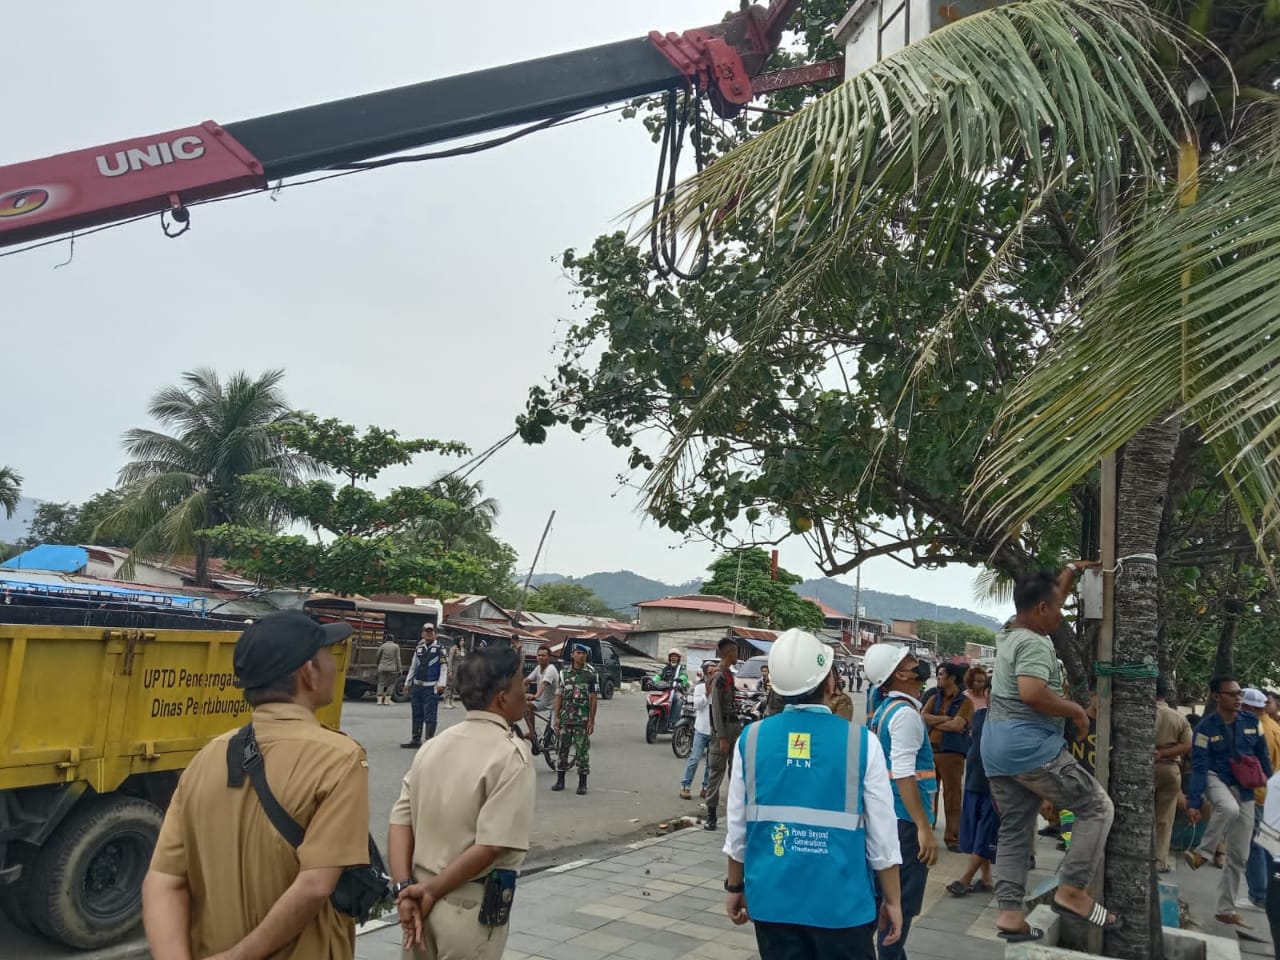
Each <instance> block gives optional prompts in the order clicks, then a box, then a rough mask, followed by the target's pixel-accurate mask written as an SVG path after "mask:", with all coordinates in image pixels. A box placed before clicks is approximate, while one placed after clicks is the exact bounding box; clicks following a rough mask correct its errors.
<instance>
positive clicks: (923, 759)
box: [867, 697, 938, 823]
mask: <svg viewBox="0 0 1280 960" xmlns="http://www.w3.org/2000/svg"><path fill="white" fill-rule="evenodd" d="M903 709H906V710H911V711H912V712H914V710H915V708H914V707H912V706H911V704H910V703H908V702H907V701H906V700H903V699H902V698H900V697H890V698H888V699H887V700H885V701H884V702H883V703H882V704H880V706H879V707H878V708H877V709H876V712H875V716H873V717H872V718H871V722H870V723H869V724H867V726H868V728H870V730H871V732H872V733H874V734H875V735H876V736H877V737H879V738H880V746H881V747H883V748H884V757H885V761H886V762H887V763H889V766H890V769H889V777H890V779H892V778H893V760H892V757H893V738H892V737H890V735H889V719H890V718H891V717H892V716H893V715H894V714H895V713H897V712H898V711H899V710H903ZM920 724H921V726H923V725H924V721H923V720H921V721H920ZM916 786H918V787H919V788H920V800H921V802H922V803H923V804H924V812H925V814H926V815H928V817H929V822H930V823H934V822H935V821H936V820H937V818H938V804H937V800H938V774H937V772H936V771H935V769H934V765H933V747H932V746H931V745H930V744H929V734H928V733H927V732H926V733H925V735H924V740H923V742H922V743H921V744H920V749H919V750H917V751H916ZM893 812H894V813H896V814H897V815H898V819H899V820H905V821H907V822H908V823H910V822H911V814H909V813H908V812H907V808H906V806H905V805H904V804H903V802H902V794H900V793H899V792H898V782H897V781H896V780H894V781H893Z"/></svg>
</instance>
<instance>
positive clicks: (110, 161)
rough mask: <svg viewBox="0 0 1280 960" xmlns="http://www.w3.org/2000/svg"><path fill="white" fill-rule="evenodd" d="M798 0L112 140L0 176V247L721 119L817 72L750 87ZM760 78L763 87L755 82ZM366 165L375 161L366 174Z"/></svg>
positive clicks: (14, 166)
mask: <svg viewBox="0 0 1280 960" xmlns="http://www.w3.org/2000/svg"><path fill="white" fill-rule="evenodd" d="M797 6H799V0H771V2H770V4H769V6H768V8H764V7H761V6H758V5H757V6H751V7H747V8H744V9H743V10H741V11H740V12H738V13H736V14H734V15H732V16H730V17H729V18H728V19H726V20H725V21H724V22H723V23H719V24H715V25H714V26H708V27H703V28H700V29H696V30H688V31H685V32H684V33H682V34H675V33H668V34H660V33H658V32H657V31H655V32H653V33H650V34H649V36H648V37H646V38H641V39H636V40H625V41H622V42H620V43H612V44H605V45H603V46H599V47H592V48H590V49H586V50H578V51H574V52H572V53H566V54H559V55H556V56H551V57H543V58H541V59H538V60H529V61H525V62H523V63H517V64H509V65H507V66H502V67H495V68H492V69H488V70H480V71H477V72H475V73H469V74H464V75H461V76H455V77H446V78H443V79H440V80H431V81H427V82H425V83H417V84H412V85H410V86H407V87H398V88H396V89H394V90H385V91H382V92H379V93H372V94H365V95H363V96H357V97H349V98H346V99H343V100H335V101H332V102H330V103H324V104H319V105H316V106H311V107H304V108H301V109H298V110H288V111H285V112H283V113H277V114H272V115H270V116H265V117H257V118H254V119H250V120H241V121H238V122H235V123H228V124H225V125H221V126H220V125H218V124H216V123H213V122H205V123H202V124H200V125H199V126H193V127H186V128H183V129H180V130H171V131H168V132H166V133H161V134H154V135H151V136H146V137H138V138H133V139H129V140H121V141H119V142H116V143H109V144H105V145H103V146H98V147H90V148H88V149H85V150H76V151H73V152H71V153H63V154H58V155H57V156H52V157H45V158H44V159H41V160H32V161H28V162H25V163H17V164H12V165H9V166H4V167H0V246H11V245H13V244H18V243H23V242H27V241H32V240H39V239H41V238H44V237H52V236H57V235H59V234H64V233H69V232H72V231H76V230H83V229H87V228H90V227H97V226H102V225H106V224H110V223H114V222H117V221H120V220H125V219H129V218H131V217H136V216H140V215H145V214H153V213H160V212H163V211H166V210H167V211H170V212H172V213H173V215H174V217H175V219H177V220H179V221H185V220H186V218H187V216H188V213H187V210H186V207H187V205H188V204H191V203H194V202H196V201H201V200H209V199H212V198H215V197H225V196H230V195H233V194H236V193H241V192H244V191H249V190H261V189H265V188H266V186H267V184H268V182H270V181H274V180H280V179H282V178H285V177H291V176H295V175H298V174H302V173H310V172H315V171H320V170H341V169H351V168H352V167H353V166H357V167H358V166H361V165H364V164H367V163H368V162H369V161H370V160H371V158H377V157H386V156H387V155H388V154H392V153H398V152H400V151H403V150H408V149H411V148H414V147H421V146H425V145H427V144H432V143H439V142H441V141H445V140H451V139H455V138H457V137H463V136H469V135H473V134H477V133H482V132H485V131H492V130H497V129H501V128H504V127H511V126H514V125H517V124H527V123H539V122H554V121H555V120H557V119H560V118H564V117H568V116H571V115H573V114H574V113H577V112H579V111H581V110H584V109H587V108H590V107H598V106H602V105H605V104H609V103H616V102H618V101H623V100H627V99H631V98H633V97H638V96H644V95H646V94H654V93H660V92H663V91H672V90H679V89H682V88H683V89H686V90H693V91H697V92H698V93H700V94H705V95H706V96H707V98H708V100H709V101H710V103H711V105H712V108H713V109H714V110H715V111H716V112H717V114H719V115H720V116H722V117H733V116H735V115H736V114H737V113H738V112H739V111H740V110H741V109H742V107H743V105H745V104H746V103H748V102H749V101H750V100H751V98H752V96H753V95H754V94H755V92H757V91H760V90H774V89H781V88H782V87H785V86H796V85H799V84H801V83H810V82H813V79H814V78H815V77H817V78H820V79H825V78H826V77H827V76H830V75H833V74H832V73H830V72H825V73H824V72H822V71H819V72H818V73H817V74H815V73H814V72H813V71H812V70H811V69H810V70H809V72H796V71H786V72H785V73H787V76H785V77H780V78H776V79H775V80H774V81H773V82H772V83H769V81H768V79H767V78H764V77H759V76H758V75H759V74H760V71H761V69H762V68H763V66H764V63H765V61H766V60H767V59H768V58H769V56H770V55H771V54H772V53H773V51H774V50H776V49H777V46H778V42H779V40H780V38H781V35H782V29H783V26H784V25H785V24H786V22H787V20H788V19H789V18H790V16H791V14H792V13H793V12H794V11H795V9H796V7H797ZM761 81H764V82H765V85H764V86H761V85H760V84H761ZM376 163H377V161H374V164H375V165H376Z"/></svg>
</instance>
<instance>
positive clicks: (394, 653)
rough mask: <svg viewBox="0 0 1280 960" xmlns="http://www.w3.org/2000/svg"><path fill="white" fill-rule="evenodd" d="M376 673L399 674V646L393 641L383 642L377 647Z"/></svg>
mask: <svg viewBox="0 0 1280 960" xmlns="http://www.w3.org/2000/svg"><path fill="white" fill-rule="evenodd" d="M378 672H379V673H399V672H400V644H398V643H396V642H395V641H394V640H384V641H383V642H382V645H381V646H379V647H378Z"/></svg>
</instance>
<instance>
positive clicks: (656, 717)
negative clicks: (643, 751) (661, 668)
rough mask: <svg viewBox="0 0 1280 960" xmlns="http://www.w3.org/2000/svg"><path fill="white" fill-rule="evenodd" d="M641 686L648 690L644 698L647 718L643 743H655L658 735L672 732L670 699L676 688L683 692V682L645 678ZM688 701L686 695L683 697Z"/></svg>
mask: <svg viewBox="0 0 1280 960" xmlns="http://www.w3.org/2000/svg"><path fill="white" fill-rule="evenodd" d="M642 688H643V689H644V690H646V691H648V693H649V696H648V697H646V698H645V700H646V702H645V712H646V713H647V714H648V716H649V719H648V721H647V722H646V723H645V725H644V741H645V743H656V742H657V740H658V736H659V735H660V734H663V733H671V732H672V723H671V700H672V698H673V697H674V695H675V693H676V691H677V690H680V691H681V693H682V694H683V693H684V684H678V683H671V682H670V681H667V680H646V681H645V682H644V684H642ZM684 699H685V701H686V702H687V701H688V699H689V698H688V697H687V696H686V697H684Z"/></svg>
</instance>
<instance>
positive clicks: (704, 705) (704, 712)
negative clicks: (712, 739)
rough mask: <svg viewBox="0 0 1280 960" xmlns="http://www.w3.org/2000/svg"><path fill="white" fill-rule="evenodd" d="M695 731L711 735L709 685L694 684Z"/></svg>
mask: <svg viewBox="0 0 1280 960" xmlns="http://www.w3.org/2000/svg"><path fill="white" fill-rule="evenodd" d="M693 711H694V713H693V732H694V733H701V734H703V735H705V736H708V737H709V736H711V698H710V697H708V696H707V685H706V684H705V683H696V684H694V685H693Z"/></svg>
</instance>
